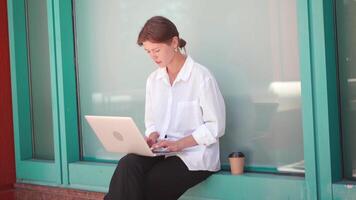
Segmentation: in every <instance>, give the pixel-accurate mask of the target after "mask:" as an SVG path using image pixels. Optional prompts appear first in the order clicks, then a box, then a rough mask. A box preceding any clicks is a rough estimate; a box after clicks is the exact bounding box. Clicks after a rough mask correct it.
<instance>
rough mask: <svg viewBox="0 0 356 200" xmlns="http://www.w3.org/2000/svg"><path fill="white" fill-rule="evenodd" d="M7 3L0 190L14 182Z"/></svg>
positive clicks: (0, 42) (2, 36)
mask: <svg viewBox="0 0 356 200" xmlns="http://www.w3.org/2000/svg"><path fill="white" fill-rule="evenodd" d="M6 7H7V4H6V1H5V0H1V1H0V169H1V170H0V177H1V178H0V191H1V190H7V189H9V188H12V187H13V184H14V183H15V180H16V177H15V159H14V138H13V126H12V107H11V82H10V58H9V35H8V23H7V8H6Z"/></svg>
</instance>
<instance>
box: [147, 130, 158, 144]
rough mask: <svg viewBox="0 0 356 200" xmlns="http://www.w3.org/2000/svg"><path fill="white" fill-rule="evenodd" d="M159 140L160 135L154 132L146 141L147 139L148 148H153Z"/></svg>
mask: <svg viewBox="0 0 356 200" xmlns="http://www.w3.org/2000/svg"><path fill="white" fill-rule="evenodd" d="M158 138H159V133H158V132H152V133H150V135H149V136H148V137H146V138H145V139H146V142H147V144H148V146H149V147H151V146H152V145H154V144H156V143H157V142H158Z"/></svg>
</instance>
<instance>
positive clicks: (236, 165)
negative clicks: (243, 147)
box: [229, 152, 245, 175]
mask: <svg viewBox="0 0 356 200" xmlns="http://www.w3.org/2000/svg"><path fill="white" fill-rule="evenodd" d="M229 162H230V169H231V174H234V175H239V174H243V173H244V166H245V155H244V154H243V153H242V152H232V153H230V155H229Z"/></svg>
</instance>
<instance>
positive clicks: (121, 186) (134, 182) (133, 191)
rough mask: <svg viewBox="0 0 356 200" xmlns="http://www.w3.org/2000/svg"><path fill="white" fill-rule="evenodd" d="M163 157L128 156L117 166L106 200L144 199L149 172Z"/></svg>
mask: <svg viewBox="0 0 356 200" xmlns="http://www.w3.org/2000/svg"><path fill="white" fill-rule="evenodd" d="M163 159H164V157H163V156H159V157H147V156H139V155H135V154H128V155H126V156H124V157H122V158H121V159H120V161H119V163H118V164H117V167H116V170H115V172H114V174H113V176H112V178H111V182H110V187H109V192H108V194H106V196H105V197H104V199H105V200H123V199H124V200H142V199H144V187H145V185H144V182H145V176H146V173H147V171H149V170H150V169H151V168H152V166H153V165H154V164H155V163H157V162H158V161H160V160H163Z"/></svg>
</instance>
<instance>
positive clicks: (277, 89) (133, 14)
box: [74, 0, 304, 172]
mask: <svg viewBox="0 0 356 200" xmlns="http://www.w3.org/2000/svg"><path fill="white" fill-rule="evenodd" d="M74 8H75V21H76V22H75V29H76V49H77V69H78V70H77V72H78V79H79V80H78V83H79V84H78V85H79V87H78V96H79V97H80V112H79V113H80V115H81V116H80V119H81V121H80V122H81V123H80V125H81V129H82V131H81V137H82V139H81V142H82V149H83V157H84V159H95V160H102V159H104V160H113V159H118V158H119V157H120V155H114V154H110V153H108V152H106V151H105V150H104V149H103V147H102V146H101V144H100V142H99V141H98V140H97V138H96V137H95V135H94V134H93V132H92V131H91V130H90V128H89V126H88V124H87V123H86V122H85V120H84V115H86V114H95V115H119V116H131V117H133V118H134V119H135V121H136V122H137V123H138V125H139V128H140V129H141V131H142V132H143V131H144V123H143V122H144V121H143V116H144V95H145V82H146V78H147V76H148V74H149V73H150V72H151V71H153V70H154V69H155V68H156V66H155V65H154V63H153V62H152V61H151V60H150V58H149V56H148V55H146V54H145V52H144V50H142V49H140V48H139V47H138V46H137V45H136V38H137V35H138V33H139V31H140V29H141V27H142V26H143V24H144V22H145V21H146V20H147V19H149V18H150V17H152V16H154V15H163V16H166V17H168V18H169V19H171V20H172V21H173V22H174V23H175V24H176V25H177V28H178V30H179V31H180V33H181V37H182V38H184V39H185V40H186V41H187V46H186V48H187V53H188V54H190V55H191V56H192V58H193V59H195V60H196V61H197V62H199V63H201V64H203V65H205V66H207V67H208V68H209V69H210V70H211V71H212V72H213V74H214V75H215V77H216V79H217V81H218V83H219V85H220V89H221V91H222V93H223V95H224V98H225V102H226V107H227V127H226V134H225V136H224V137H223V138H222V139H221V145H220V148H221V161H222V163H223V164H227V163H228V160H227V155H228V154H229V153H230V152H231V151H243V152H244V153H245V155H246V157H247V165H249V166H254V167H264V168H265V167H267V168H272V169H274V170H276V171H288V172H291V171H293V172H303V171H304V158H303V139H302V136H303V134H302V124H301V103H300V101H301V87H300V76H299V54H298V51H299V50H298V40H297V38H298V35H297V32H298V31H297V7H296V1H295V0H288V1H285V0H273V1H257V0H253V1H233V0H227V1H224V2H223V3H222V2H219V1H209V2H206V1H203V0H197V1H189V0H184V1H164V0H154V1H150V2H143V1H138V0H132V1H131V0H130V1H115V0H108V1H105V3H103V2H102V1H99V0H97V1H95V0H91V1H87V0H85V1H84V0H76V1H75V6H74ZM207 13H214V14H213V15H210V14H207Z"/></svg>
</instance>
